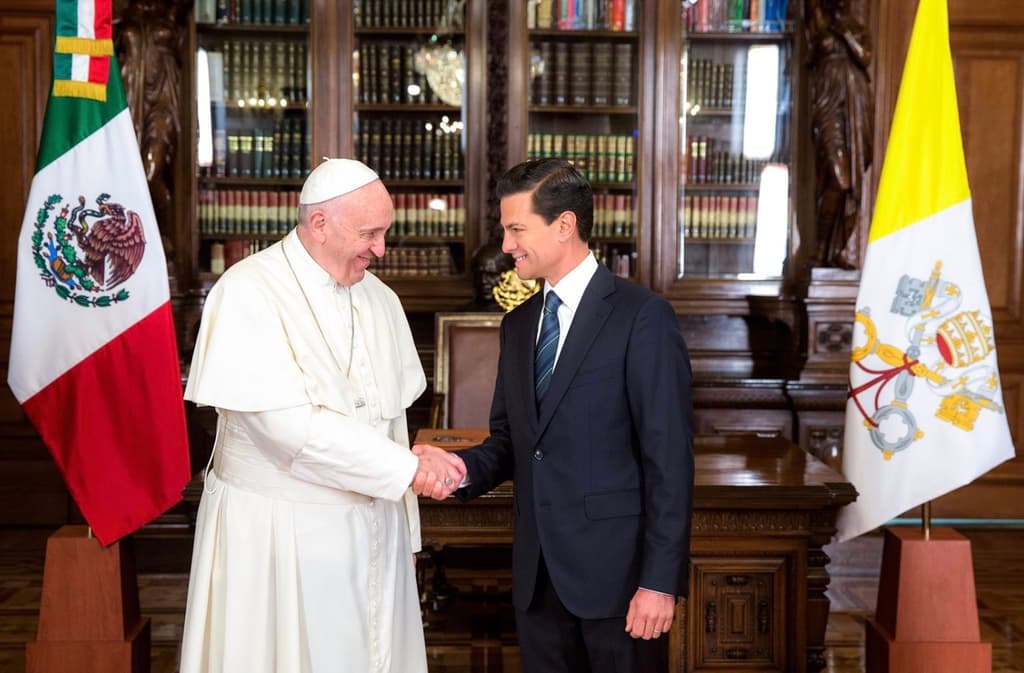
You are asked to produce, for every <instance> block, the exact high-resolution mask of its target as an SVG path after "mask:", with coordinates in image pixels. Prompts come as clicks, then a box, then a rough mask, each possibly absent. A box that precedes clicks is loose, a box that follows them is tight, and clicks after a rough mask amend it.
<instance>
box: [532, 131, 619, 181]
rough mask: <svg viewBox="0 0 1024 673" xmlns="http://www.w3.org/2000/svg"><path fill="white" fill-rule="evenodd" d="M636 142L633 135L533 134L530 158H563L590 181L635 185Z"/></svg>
mask: <svg viewBox="0 0 1024 673" xmlns="http://www.w3.org/2000/svg"><path fill="white" fill-rule="evenodd" d="M634 146H635V141H634V138H633V136H631V135H628V136H627V135H604V134H602V135H592V134H585V133H531V134H529V135H528V136H527V146H526V152H527V158H529V159H537V158H541V157H563V158H565V159H567V160H569V161H571V162H572V163H573V165H574V166H576V170H578V171H579V172H580V173H582V174H583V177H585V178H586V179H587V180H590V181H591V182H599V183H622V184H629V183H631V182H633V163H634V156H635V154H634Z"/></svg>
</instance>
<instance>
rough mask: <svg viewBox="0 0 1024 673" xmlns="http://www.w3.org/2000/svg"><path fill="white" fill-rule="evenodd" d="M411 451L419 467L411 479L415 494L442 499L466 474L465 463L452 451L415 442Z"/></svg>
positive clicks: (453, 490) (456, 486) (451, 491)
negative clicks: (416, 458)
mask: <svg viewBox="0 0 1024 673" xmlns="http://www.w3.org/2000/svg"><path fill="white" fill-rule="evenodd" d="M412 452H413V454H415V455H416V456H417V457H418V458H419V460H420V464H419V468H418V469H417V470H416V476H415V477H413V479H412V491H413V493H415V494H416V495H428V496H430V497H431V498H433V499H434V500H444V499H445V498H447V497H448V496H449V495H451V494H452V493H454V492H455V489H457V488H458V487H459V484H461V483H462V480H463V478H464V477H465V476H466V465H465V463H463V462H462V459H461V458H459V457H458V456H456V455H455V454H454V453H449V452H447V451H445V450H444V449H441V448H438V447H436V446H432V445H430V444H417V445H416V446H414V447H412Z"/></svg>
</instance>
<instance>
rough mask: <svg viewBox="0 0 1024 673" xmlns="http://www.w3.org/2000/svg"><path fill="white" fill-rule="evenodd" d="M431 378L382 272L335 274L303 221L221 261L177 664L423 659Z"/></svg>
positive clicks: (187, 672)
mask: <svg viewBox="0 0 1024 673" xmlns="http://www.w3.org/2000/svg"><path fill="white" fill-rule="evenodd" d="M425 387H426V380H425V378H424V375H423V369H422V367H421V365H420V361H419V357H418V356H417V353H416V348H415V344H414V342H413V339H412V335H411V333H410V332H409V327H408V323H407V322H406V320H405V316H404V313H403V311H402V307H401V304H400V303H399V301H398V297H397V296H396V295H395V293H394V292H392V291H391V290H390V289H389V288H388V287H387V286H385V285H384V284H383V283H382V282H381V281H380V280H378V279H377V278H376V277H374V276H373V275H372V274H370V273H367V274H366V276H365V278H364V279H363V280H362V281H361V282H359V283H357V284H356V285H354V286H352V287H351V288H344V287H341V286H338V285H337V284H336V283H335V282H334V281H333V280H332V279H331V277H330V276H329V275H328V274H327V272H326V271H324V270H323V269H322V268H321V267H320V266H319V265H318V264H317V263H316V262H314V261H313V259H312V258H311V257H310V256H309V254H308V253H307V252H306V250H305V248H304V247H303V245H302V243H301V242H300V241H299V239H298V237H297V236H296V234H295V232H294V231H293V232H292V233H291V234H289V235H288V236H286V237H285V238H284V239H283V240H282V241H281V242H279V243H277V244H275V245H273V246H271V247H270V248H268V249H266V250H264V251H262V252H260V253H258V254H256V255H253V256H251V257H247V258H246V259H244V260H242V261H241V262H239V263H238V264H236V265H235V266H233V267H232V268H231V269H229V270H228V271H227V272H226V273H225V274H224V276H223V277H222V278H221V279H220V281H219V282H218V283H217V284H216V285H215V286H214V288H213V289H212V290H211V292H210V295H209V297H208V298H207V300H206V305H205V308H204V310H203V320H202V324H201V327H200V331H199V336H198V339H197V342H196V347H195V352H194V355H193V359H192V367H191V371H190V373H189V379H188V386H187V387H186V390H185V398H186V399H189V400H192V401H193V402H196V403H197V404H200V405H209V406H214V407H216V408H217V412H218V415H219V421H218V428H217V440H216V443H215V447H214V453H213V458H212V467H211V469H210V470H209V472H208V474H207V477H206V486H205V491H204V493H203V496H202V501H201V503H200V507H199V516H198V521H197V523H196V541H195V548H194V550H193V555H192V572H191V576H190V580H189V590H188V606H187V610H186V615H185V630H184V638H183V643H182V659H181V671H182V673H200V672H209V673H217V672H221V671H224V672H226V673H234V672H236V671H239V672H241V671H244V672H245V673H260V672H266V673H271V672H279V673H285V672H287V673H291V672H295V673H299V672H315V673H322V672H326V671H339V672H341V671H345V672H349V671H352V672H362V671H373V672H378V671H381V672H388V673H416V672H420V671H424V672H425V671H426V658H425V653H424V642H423V628H422V624H421V620H420V612H419V602H418V596H417V590H416V581H415V576H414V568H413V552H414V551H418V549H419V545H420V539H419V514H418V510H417V506H416V499H415V496H414V495H413V494H412V492H411V490H409V488H408V486H409V484H410V482H411V481H412V477H413V475H414V474H415V471H416V467H417V459H416V457H415V456H413V455H412V453H411V452H410V451H409V448H408V445H409V440H408V430H407V428H406V420H405V410H406V409H407V408H408V407H409V405H410V404H412V402H413V401H414V400H415V399H416V398H417V397H419V395H420V394H421V393H422V392H423V390H424V388H425Z"/></svg>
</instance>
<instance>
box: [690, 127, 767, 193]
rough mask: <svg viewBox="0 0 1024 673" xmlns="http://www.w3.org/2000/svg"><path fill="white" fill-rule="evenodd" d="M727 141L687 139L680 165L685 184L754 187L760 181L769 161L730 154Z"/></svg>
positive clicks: (697, 137) (706, 138)
mask: <svg viewBox="0 0 1024 673" xmlns="http://www.w3.org/2000/svg"><path fill="white" fill-rule="evenodd" d="M730 145H731V143H729V142H728V141H722V140H717V139H715V138H708V137H707V136H686V142H685V143H684V145H683V148H684V151H685V152H686V155H685V156H684V158H683V161H682V162H681V166H682V167H683V170H684V171H685V172H684V175H683V181H684V182H685V183H686V184H691V185H692V184H702V183H709V182H710V183H720V184H727V185H729V184H741V185H742V184H748V185H749V184H754V185H756V184H757V183H758V182H759V181H760V180H761V171H763V170H764V167H765V166H766V165H767V164H768V163H769V162H770V161H771V160H770V159H750V158H748V157H745V156H743V155H742V154H735V153H733V152H729V151H728V150H727V149H726V147H729V146H730Z"/></svg>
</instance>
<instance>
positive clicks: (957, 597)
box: [865, 528, 992, 673]
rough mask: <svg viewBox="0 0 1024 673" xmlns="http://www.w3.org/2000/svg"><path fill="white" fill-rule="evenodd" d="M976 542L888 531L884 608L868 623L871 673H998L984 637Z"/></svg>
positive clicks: (881, 592) (945, 533)
mask: <svg viewBox="0 0 1024 673" xmlns="http://www.w3.org/2000/svg"><path fill="white" fill-rule="evenodd" d="M977 606H978V603H977V598H976V597H975V593H974V567H973V564H972V562H971V543H970V541H969V540H967V539H966V538H965V537H963V536H962V535H960V534H959V533H957V532H956V531H954V530H952V529H949V528H938V529H933V530H932V532H931V539H930V540H925V539H923V535H922V533H921V531H920V530H917V529H910V528H890V529H887V530H886V531H885V546H884V548H883V550H882V574H881V577H880V579H879V583H878V607H877V609H876V610H875V618H874V619H873V620H869V621H868V625H867V638H866V642H865V658H866V659H867V671H868V673H919V672H920V671H928V673H991V671H992V645H991V643H983V642H981V641H980V634H979V630H978V607H977Z"/></svg>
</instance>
